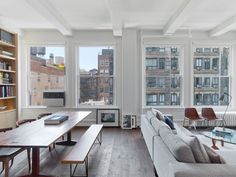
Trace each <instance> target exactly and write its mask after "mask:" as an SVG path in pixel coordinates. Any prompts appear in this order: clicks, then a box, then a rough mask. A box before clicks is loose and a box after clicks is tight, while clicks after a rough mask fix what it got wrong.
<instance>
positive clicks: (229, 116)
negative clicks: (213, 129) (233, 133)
mask: <svg viewBox="0 0 236 177" xmlns="http://www.w3.org/2000/svg"><path fill="white" fill-rule="evenodd" d="M216 115H217V116H218V117H219V118H223V116H224V113H217V114H216ZM224 119H225V123H226V126H229V127H236V112H228V113H226V114H225V118H224Z"/></svg>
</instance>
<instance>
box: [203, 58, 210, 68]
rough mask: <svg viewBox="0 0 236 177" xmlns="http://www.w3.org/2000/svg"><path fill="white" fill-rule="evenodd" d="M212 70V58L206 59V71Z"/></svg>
mask: <svg viewBox="0 0 236 177" xmlns="http://www.w3.org/2000/svg"><path fill="white" fill-rule="evenodd" d="M210 68H211V63H210V58H205V59H204V69H205V70H209V69H210Z"/></svg>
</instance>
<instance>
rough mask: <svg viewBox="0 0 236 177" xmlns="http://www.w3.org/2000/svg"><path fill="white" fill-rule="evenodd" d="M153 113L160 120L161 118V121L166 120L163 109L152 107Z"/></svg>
mask: <svg viewBox="0 0 236 177" xmlns="http://www.w3.org/2000/svg"><path fill="white" fill-rule="evenodd" d="M152 113H153V114H154V115H155V116H156V117H157V118H158V119H159V120H161V121H164V120H165V118H164V114H163V113H162V112H161V111H159V110H157V109H154V108H152Z"/></svg>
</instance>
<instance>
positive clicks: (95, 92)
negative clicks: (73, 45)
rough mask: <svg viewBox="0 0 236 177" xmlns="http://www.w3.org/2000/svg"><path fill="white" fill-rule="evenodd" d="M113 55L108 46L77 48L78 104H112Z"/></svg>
mask: <svg viewBox="0 0 236 177" xmlns="http://www.w3.org/2000/svg"><path fill="white" fill-rule="evenodd" d="M113 53H114V50H113V49H112V47H108V46H107V47H106V46H104V47H103V46H102V47H99V46H96V47H80V48H79V54H80V57H79V60H80V72H79V77H80V90H79V95H80V96H79V104H81V105H112V104H113V101H114V99H113V85H114V83H113V82H114V80H113V74H114V68H113Z"/></svg>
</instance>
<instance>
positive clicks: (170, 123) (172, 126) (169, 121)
mask: <svg viewBox="0 0 236 177" xmlns="http://www.w3.org/2000/svg"><path fill="white" fill-rule="evenodd" d="M164 118H165V123H166V124H167V125H169V127H170V128H171V129H172V130H175V126H174V123H173V121H172V120H171V119H170V118H169V117H167V116H164Z"/></svg>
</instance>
